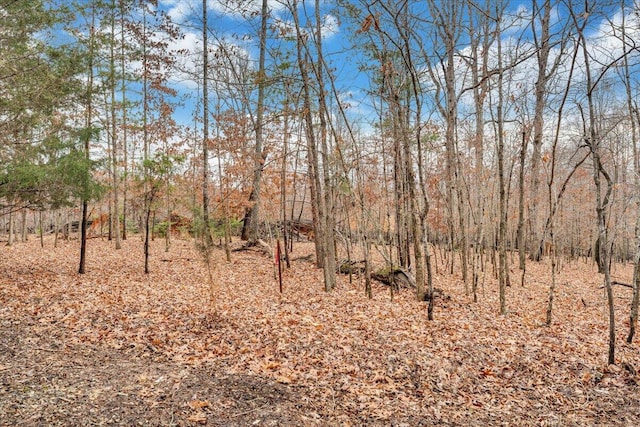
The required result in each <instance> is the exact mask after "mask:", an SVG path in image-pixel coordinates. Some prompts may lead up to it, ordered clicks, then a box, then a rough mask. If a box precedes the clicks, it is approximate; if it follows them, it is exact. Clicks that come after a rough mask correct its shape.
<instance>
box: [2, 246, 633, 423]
mask: <svg viewBox="0 0 640 427" xmlns="http://www.w3.org/2000/svg"><path fill="white" fill-rule="evenodd" d="M78 248H79V244H78V242H77V241H70V242H64V241H62V242H59V246H58V247H57V248H54V247H53V241H52V240H45V247H44V248H41V247H40V242H39V241H38V240H35V239H32V240H31V241H29V242H27V243H17V244H15V245H14V246H12V247H6V246H2V247H0V425H11V426H13V425H18V426H38V425H42V426H52V425H127V426H131V425H149V426H156V425H163V426H164V425H167V426H169V425H179V426H189V425H205V424H206V425H213V426H247V425H259V426H298V425H299V426H307V425H309V426H313V425H318V426H331V425H341V426H349V425H353V426H356V425H374V426H375V425H380V426H383V425H384V426H390V425H394V426H419V425H423V426H430V425H464V426H467V425H472V426H474V425H478V426H481V425H521V426H528V425H536V426H540V425H561V426H571V425H576V426H578V425H580V426H583V425H620V426H637V425H640V387H639V385H638V384H639V382H640V377H639V376H638V373H637V370H640V344H638V343H637V341H636V342H634V343H633V344H631V345H629V344H626V343H625V341H624V338H625V337H626V334H627V331H628V313H629V301H630V299H631V290H630V289H628V288H626V287H623V286H615V289H614V293H615V302H616V307H617V313H616V314H617V319H616V328H617V349H616V365H610V366H609V365H607V363H606V361H607V343H608V341H607V336H608V332H607V331H608V329H607V315H606V303H605V298H604V291H603V290H602V283H601V282H602V278H601V277H600V276H599V275H598V274H597V272H596V271H595V268H594V266H593V265H591V264H588V263H585V262H584V261H574V262H572V263H567V262H565V263H563V265H562V266H561V272H560V274H559V277H558V282H557V283H558V286H557V293H556V298H555V309H554V317H553V318H554V321H553V323H552V325H551V326H550V327H546V326H544V318H545V310H546V305H547V295H548V288H549V283H550V277H549V264H548V263H540V264H535V263H529V264H528V268H527V275H526V280H525V286H524V287H523V286H521V284H520V271H519V270H518V269H517V267H513V269H512V286H510V287H509V288H508V289H507V307H508V314H507V315H506V316H500V315H499V314H498V307H499V303H498V293H497V284H496V280H495V279H494V278H493V273H492V268H491V266H490V265H488V266H487V269H486V272H485V273H484V274H483V276H482V279H481V284H480V285H479V301H478V302H476V303H474V302H472V299H471V298H470V297H468V296H466V295H465V287H464V284H463V282H462V280H461V278H460V277H459V276H458V275H449V274H447V273H445V272H443V271H442V270H443V260H442V259H440V258H438V270H439V272H438V274H437V275H436V279H435V280H436V286H437V287H438V288H441V289H443V291H444V293H445V296H444V297H443V298H439V299H437V300H436V307H435V320H433V321H431V322H429V321H427V316H426V314H427V313H426V303H424V302H417V301H415V299H414V295H413V292H412V291H411V290H408V289H405V290H400V291H399V292H398V293H397V294H396V295H395V298H394V300H393V301H391V298H390V292H389V288H388V287H385V286H383V285H380V284H374V287H373V300H369V299H367V298H366V296H365V294H364V289H363V287H364V285H363V283H362V280H360V279H358V278H354V280H353V282H352V283H349V279H348V277H347V276H340V278H339V284H338V286H337V288H336V289H335V290H334V291H332V292H331V293H325V292H324V291H323V285H322V272H321V271H320V270H318V269H316V268H315V267H314V265H313V264H312V263H311V262H310V261H309V258H304V256H305V255H308V254H310V253H311V251H312V245H311V244H309V243H304V244H303V243H301V244H297V245H296V247H295V251H294V253H293V254H292V256H293V257H294V258H298V259H297V260H295V261H293V263H292V266H291V269H288V270H285V272H284V292H283V294H282V295H281V294H280V293H279V291H278V284H277V281H276V280H275V279H274V267H273V261H272V259H269V258H268V257H266V256H264V255H262V254H259V253H257V252H254V251H244V252H234V253H233V254H232V257H233V260H232V262H231V263H227V262H226V261H224V253H223V252H222V251H216V252H215V256H214V259H215V260H216V267H215V270H214V271H213V275H214V277H215V278H216V283H215V286H214V288H213V289H214V292H215V294H216V300H215V310H214V309H213V307H212V302H211V299H210V292H211V288H210V286H209V283H208V281H207V279H206V277H207V275H206V269H205V268H204V266H203V263H202V261H201V257H200V256H199V254H198V253H197V251H196V250H194V248H193V245H192V243H191V242H187V241H174V242H173V245H172V247H171V249H170V250H169V251H168V252H165V251H164V242H162V241H159V240H157V241H155V242H153V245H152V248H151V249H152V250H151V273H150V274H148V275H145V274H144V273H143V272H142V266H143V258H142V244H141V242H140V239H139V237H134V238H130V239H129V240H127V241H125V242H123V248H122V249H120V250H118V251H116V250H115V249H113V242H107V241H106V240H101V239H91V240H90V241H89V245H88V257H87V273H86V274H84V275H79V274H77V273H76V269H77V260H78V252H79V250H78ZM631 271H632V266H631V265H616V266H614V271H613V274H614V278H615V279H616V280H618V281H620V282H626V283H629V282H630V278H631Z"/></svg>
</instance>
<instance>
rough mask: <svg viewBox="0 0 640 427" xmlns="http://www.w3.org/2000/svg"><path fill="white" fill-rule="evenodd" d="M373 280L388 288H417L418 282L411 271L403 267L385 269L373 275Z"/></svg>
mask: <svg viewBox="0 0 640 427" xmlns="http://www.w3.org/2000/svg"><path fill="white" fill-rule="evenodd" d="M371 278H372V279H374V280H377V281H378V282H380V283H383V284H385V285H387V286H395V287H396V288H401V287H402V288H415V287H416V280H415V279H414V278H413V275H412V274H411V272H410V271H408V270H405V269H404V268H401V267H385V268H382V269H380V270H377V271H375V272H373V273H371Z"/></svg>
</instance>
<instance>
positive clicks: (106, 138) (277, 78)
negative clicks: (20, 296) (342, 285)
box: [0, 0, 640, 364]
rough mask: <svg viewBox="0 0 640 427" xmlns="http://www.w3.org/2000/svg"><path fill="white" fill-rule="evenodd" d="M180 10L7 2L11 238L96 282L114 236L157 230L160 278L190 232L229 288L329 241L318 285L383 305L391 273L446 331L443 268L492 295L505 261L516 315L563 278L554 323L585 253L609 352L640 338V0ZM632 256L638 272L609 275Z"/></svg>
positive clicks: (4, 211) (0, 234)
mask: <svg viewBox="0 0 640 427" xmlns="http://www.w3.org/2000/svg"><path fill="white" fill-rule="evenodd" d="M179 3H181V4H182V13H181V15H179V16H178V15H176V13H175V9H173V8H172V7H174V6H175V4H174V2H170V1H162V0H83V1H74V2H64V1H56V0H50V1H47V0H32V1H18V0H0V16H1V17H2V18H1V21H2V24H1V26H0V239H2V240H3V242H5V243H6V245H7V246H8V247H11V246H12V245H20V244H23V243H22V242H24V241H26V240H28V239H31V240H32V241H33V239H36V238H38V239H41V240H40V241H41V244H42V245H43V246H44V245H45V242H46V244H48V245H52V246H56V247H57V246H58V245H59V244H61V241H62V240H63V239H78V242H79V243H80V244H79V252H78V258H77V260H78V264H77V271H78V273H79V274H85V272H87V271H90V270H91V269H92V265H94V263H96V262H97V261H96V260H95V259H92V258H91V257H90V256H87V254H88V253H89V252H88V251H87V248H88V247H90V246H91V245H93V244H94V242H95V241H96V240H94V239H93V238H98V237H100V238H101V239H103V240H107V241H108V242H110V245H112V247H113V249H114V250H120V249H121V247H122V245H123V241H126V240H130V239H142V240H143V242H144V245H143V247H142V249H141V250H142V251H144V265H143V266H141V267H140V268H141V270H144V273H147V274H149V273H150V271H151V269H152V263H150V259H149V258H150V256H152V255H151V251H150V249H149V248H150V246H152V243H151V242H152V241H153V240H154V239H155V240H159V239H164V242H165V243H164V244H165V248H166V250H167V251H169V248H170V247H171V245H173V244H175V241H176V240H180V241H193V242H195V245H196V247H197V249H198V252H199V254H200V256H201V257H202V259H203V261H204V266H205V269H206V271H208V276H207V277H208V279H207V280H209V281H210V282H211V284H212V285H211V293H212V294H213V293H215V289H216V288H215V286H214V285H213V284H214V283H216V282H218V281H219V280H220V278H219V277H218V276H217V274H218V270H217V266H218V265H219V264H220V263H225V262H230V261H231V260H232V258H233V257H234V253H233V252H232V249H235V250H239V249H242V250H250V249H252V248H256V247H257V248H262V249H263V250H264V251H265V252H269V254H270V255H273V254H272V253H271V252H272V251H276V250H277V252H278V254H279V255H280V256H279V258H281V259H282V265H283V267H284V268H286V267H287V266H290V253H289V252H290V251H292V250H293V248H294V242H299V241H301V240H309V241H312V242H313V244H314V257H313V259H314V261H315V263H316V266H317V267H319V268H320V269H321V271H322V279H321V280H319V281H318V283H316V284H314V285H312V286H318V287H322V288H323V289H324V290H325V291H326V292H331V291H332V290H333V289H334V288H335V287H336V283H337V282H336V275H338V274H340V273H345V274H349V275H350V276H351V275H356V274H357V275H358V277H359V278H360V279H359V280H361V281H362V292H363V295H364V296H363V298H366V296H368V297H369V298H372V276H373V278H374V279H376V278H377V279H378V280H382V281H383V282H385V281H386V283H387V284H389V285H390V288H391V293H392V295H393V290H394V287H396V286H398V283H395V282H396V280H400V281H402V284H403V285H407V286H410V287H411V288H413V292H415V297H416V299H417V300H419V301H426V302H427V304H426V306H427V308H426V310H427V318H428V319H429V320H433V319H434V317H437V307H436V305H437V302H436V301H437V298H436V294H437V293H438V292H436V290H435V288H434V282H435V281H436V278H437V276H447V275H450V276H453V275H454V274H456V275H459V277H460V283H461V284H462V285H463V286H464V288H463V289H464V298H466V300H467V301H470V302H478V300H481V299H482V298H483V293H482V292H481V291H480V288H481V287H482V286H484V277H485V276H486V272H487V271H492V272H493V274H495V277H496V286H497V290H498V295H499V298H498V300H497V301H496V306H495V315H496V318H499V316H508V313H509V309H510V300H509V298H508V295H507V294H508V293H507V288H508V287H509V286H511V287H516V286H527V285H529V284H528V283H527V275H526V272H527V269H529V268H531V265H535V266H536V268H538V267H539V265H544V266H545V268H548V271H549V280H548V281H546V282H545V283H544V284H539V285H538V286H544V289H545V295H546V302H545V306H546V307H545V308H546V317H545V323H546V324H547V325H551V324H552V322H553V316H554V300H555V298H556V294H557V289H556V286H557V276H558V274H559V265H561V264H562V263H566V262H572V261H576V260H580V261H581V262H584V261H587V262H592V263H594V265H596V266H597V267H598V268H597V269H598V274H601V275H602V276H601V277H602V286H603V289H604V291H605V292H606V298H605V299H604V300H603V301H605V302H606V307H607V322H608V323H607V326H608V334H609V335H608V345H609V349H608V362H609V363H610V364H613V363H616V354H615V349H616V347H615V344H616V326H615V325H616V319H615V316H623V317H625V318H628V319H630V320H629V322H628V324H626V326H627V327H628V334H625V335H626V338H627V342H628V343H632V342H633V339H634V337H635V333H636V325H637V316H638V300H639V291H640V289H639V286H640V269H639V268H638V264H639V262H640V209H639V207H640V159H639V150H640V146H639V144H640V135H639V133H640V113H639V110H638V91H639V90H640V73H638V69H639V67H640V51H639V49H638V45H639V43H640V5H638V4H637V3H635V2H632V1H626V0H619V1H589V0H587V1H573V0H562V1H555V0H548V1H544V0H540V1H538V0H533V1H532V2H530V3H526V4H525V3H523V5H515V4H513V2H508V1H488V0H486V1H471V0H443V1H433V0H425V1H421V2H409V1H398V2H394V1H386V0H382V1H359V0H356V1H341V0H338V1H336V2H321V1H320V0H316V1H315V2H299V1H297V0H273V1H268V0H262V1H261V2H259V1H235V0H229V1H213V2H211V1H209V2H207V0H203V1H202V2H199V1H184V2H179ZM229 16H232V17H233V18H234V20H235V21H234V22H235V23H236V24H235V25H236V27H235V30H232V29H229V28H222V27H221V26H220V22H222V17H229ZM337 33H339V34H340V37H342V39H341V45H340V48H339V50H336V47H335V46H336V43H335V38H336V37H337V35H336V34H337ZM202 46H206V47H207V48H206V49H203V48H202ZM345 61H346V62H348V64H349V66H348V67H347V66H346V65H345ZM350 84H353V85H356V84H357V85H358V89H359V90H360V91H361V92H362V93H365V95H364V96H363V97H361V98H358V99H356V98H355V97H354V96H353V93H352V87H350ZM238 239H242V241H244V242H245V243H244V246H242V248H237V247H232V246H233V245H232V242H234V241H237V240H238ZM220 248H223V249H224V251H223V252H221V251H217V250H218V249H220ZM214 249H215V251H214ZM7 250H9V249H7V248H4V247H3V248H2V249H0V254H2V253H3V252H4V251H7ZM223 254H224V255H223ZM98 256H99V255H98ZM374 259H377V260H378V262H377V263H376V262H374V261H373V260H374ZM512 263H515V264H512ZM620 263H622V264H628V263H633V265H634V269H633V273H632V275H631V276H629V277H626V278H624V279H616V278H615V277H613V276H612V274H611V269H612V266H613V265H616V264H620ZM514 265H515V266H516V267H515V268H514ZM614 286H622V287H629V288H631V289H632V292H629V294H628V301H627V302H628V307H630V309H628V308H627V306H625V308H624V310H625V311H624V312H616V310H615V303H614V291H613V287H614ZM443 291H444V292H445V293H446V292H447V290H446V289H444V290H440V291H439V292H443ZM212 298H213V295H212Z"/></svg>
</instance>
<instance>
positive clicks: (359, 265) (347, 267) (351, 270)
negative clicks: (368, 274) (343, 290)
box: [338, 260, 365, 274]
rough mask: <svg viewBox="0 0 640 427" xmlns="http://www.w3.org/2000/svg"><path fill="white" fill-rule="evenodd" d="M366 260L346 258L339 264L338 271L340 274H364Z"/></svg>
mask: <svg viewBox="0 0 640 427" xmlns="http://www.w3.org/2000/svg"><path fill="white" fill-rule="evenodd" d="M364 267H365V262H364V261H353V260H352V261H349V260H345V261H343V262H341V263H340V265H339V266H338V273H340V274H363V273H364Z"/></svg>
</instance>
